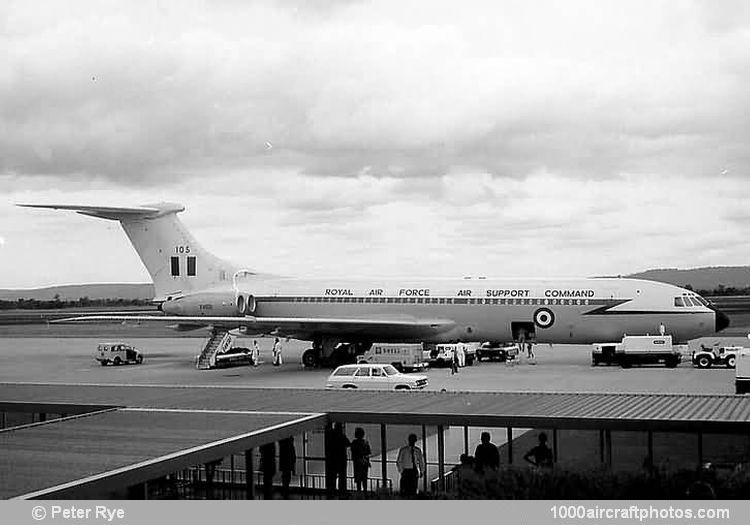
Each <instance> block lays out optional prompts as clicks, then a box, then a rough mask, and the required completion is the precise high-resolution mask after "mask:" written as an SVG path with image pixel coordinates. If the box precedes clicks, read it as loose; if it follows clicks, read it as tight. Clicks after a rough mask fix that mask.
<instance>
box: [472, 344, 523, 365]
mask: <svg viewBox="0 0 750 525" xmlns="http://www.w3.org/2000/svg"><path fill="white" fill-rule="evenodd" d="M520 353H521V348H520V346H519V345H518V344H517V343H484V344H483V345H482V346H480V347H479V348H477V360H479V361H481V360H482V359H486V360H487V361H500V362H501V363H502V362H503V361H505V360H507V359H508V356H509V355H514V356H518V355H519V354H520Z"/></svg>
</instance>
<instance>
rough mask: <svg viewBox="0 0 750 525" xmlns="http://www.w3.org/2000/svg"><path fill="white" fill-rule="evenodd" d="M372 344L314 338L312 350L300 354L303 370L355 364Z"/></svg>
mask: <svg viewBox="0 0 750 525" xmlns="http://www.w3.org/2000/svg"><path fill="white" fill-rule="evenodd" d="M371 346H372V343H341V341H340V340H339V339H335V338H316V339H315V340H313V346H312V348H308V349H307V350H305V351H304V353H303V354H302V364H303V365H304V367H305V368H317V367H323V366H331V367H336V366H340V365H346V364H352V363H356V362H357V356H358V355H360V354H362V353H364V352H365V351H367V350H368V349H369V348H370V347H371Z"/></svg>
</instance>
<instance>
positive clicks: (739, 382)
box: [734, 348, 750, 394]
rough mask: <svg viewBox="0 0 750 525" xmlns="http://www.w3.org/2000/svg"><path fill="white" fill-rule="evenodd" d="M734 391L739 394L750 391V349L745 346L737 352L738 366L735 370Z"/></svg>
mask: <svg viewBox="0 0 750 525" xmlns="http://www.w3.org/2000/svg"><path fill="white" fill-rule="evenodd" d="M734 391H735V393H737V394H747V393H748V392H750V349H748V348H743V349H742V350H740V351H739V352H738V353H737V367H736V368H735V370H734Z"/></svg>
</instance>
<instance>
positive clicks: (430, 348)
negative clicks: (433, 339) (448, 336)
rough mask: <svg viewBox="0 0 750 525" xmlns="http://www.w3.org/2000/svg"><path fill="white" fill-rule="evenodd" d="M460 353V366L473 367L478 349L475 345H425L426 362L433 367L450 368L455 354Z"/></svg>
mask: <svg viewBox="0 0 750 525" xmlns="http://www.w3.org/2000/svg"><path fill="white" fill-rule="evenodd" d="M461 350H463V353H464V359H463V363H461V358H460V352H461ZM454 352H458V353H459V366H471V365H473V364H474V360H475V359H476V357H477V347H476V345H474V344H467V343H451V344H430V345H425V350H424V360H425V361H427V362H428V363H429V365H430V366H431V367H445V366H450V365H451V361H452V360H453V353H454Z"/></svg>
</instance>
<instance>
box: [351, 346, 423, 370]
mask: <svg viewBox="0 0 750 525" xmlns="http://www.w3.org/2000/svg"><path fill="white" fill-rule="evenodd" d="M423 352H424V349H423V346H422V344H421V343H405V344H398V343H374V344H373V345H372V346H371V347H370V349H369V350H367V351H366V352H365V353H364V354H362V355H360V356H358V357H357V362H358V363H365V364H368V363H369V364H382V365H393V367H394V368H395V369H396V370H398V371H399V372H419V371H422V370H425V369H426V368H427V367H429V366H430V364H429V363H428V362H427V361H425V360H424V353H423Z"/></svg>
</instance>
